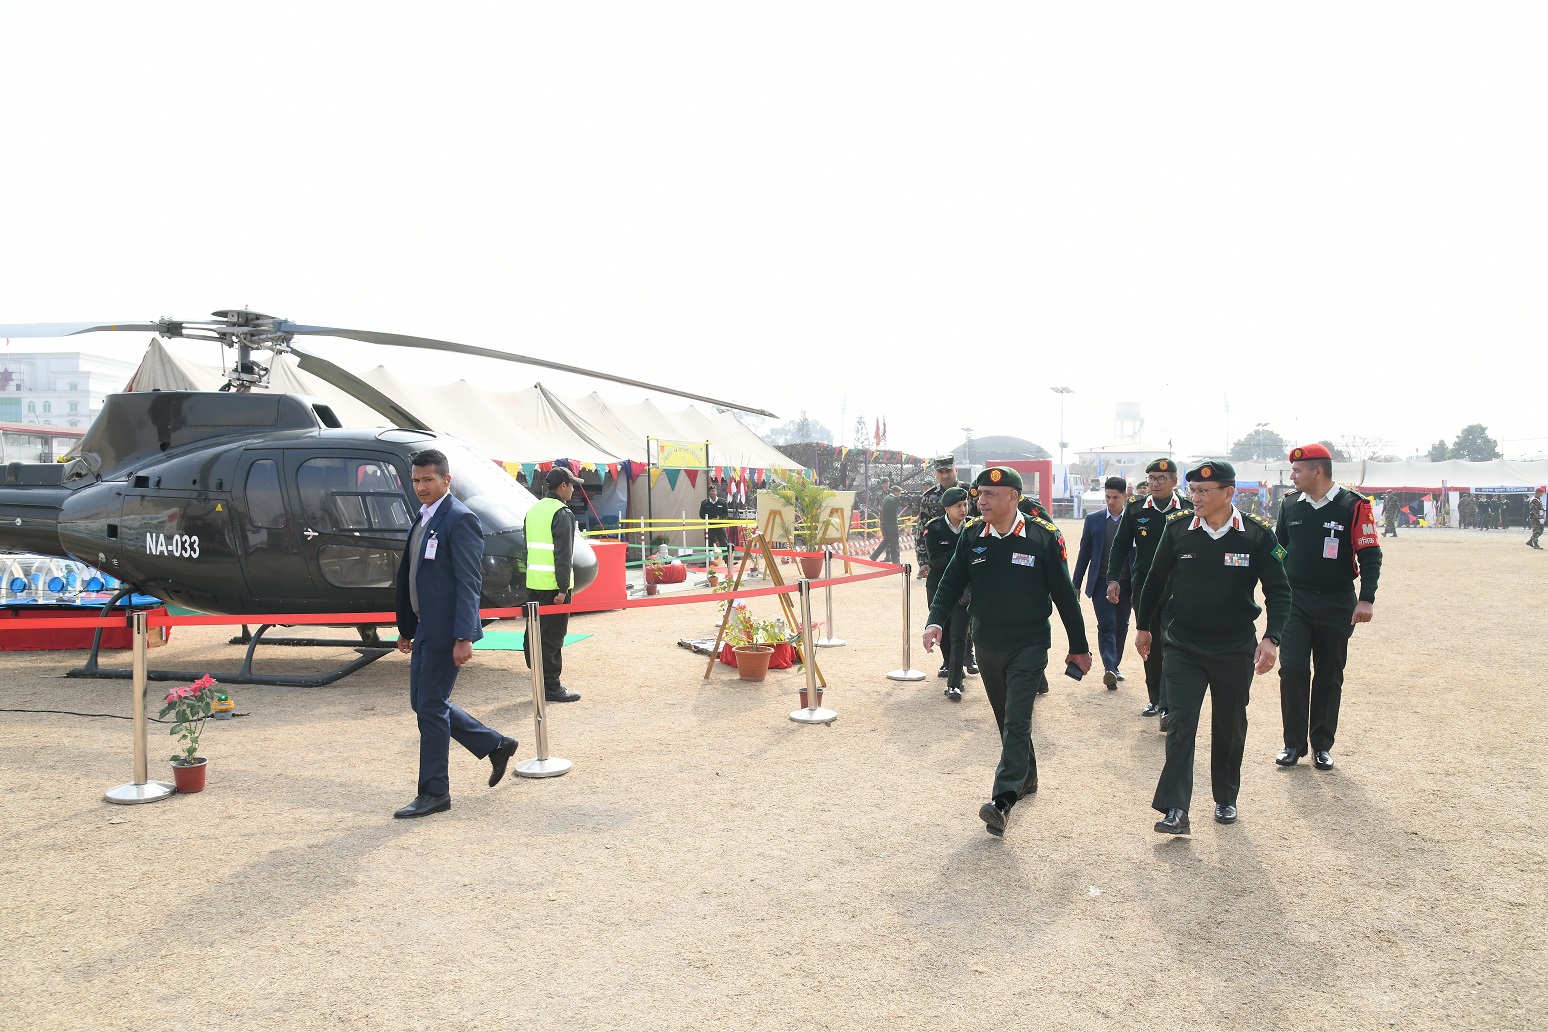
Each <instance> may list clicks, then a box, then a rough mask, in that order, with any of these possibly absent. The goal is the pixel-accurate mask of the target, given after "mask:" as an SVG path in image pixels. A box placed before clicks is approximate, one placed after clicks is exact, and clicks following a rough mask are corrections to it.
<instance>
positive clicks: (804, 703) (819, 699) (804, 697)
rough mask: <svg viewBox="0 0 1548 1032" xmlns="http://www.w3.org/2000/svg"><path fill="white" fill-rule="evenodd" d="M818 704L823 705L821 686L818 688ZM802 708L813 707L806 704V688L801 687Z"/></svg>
mask: <svg viewBox="0 0 1548 1032" xmlns="http://www.w3.org/2000/svg"><path fill="white" fill-rule="evenodd" d="M817 705H818V706H821V705H822V689H821V688H819V689H817ZM801 708H802V709H809V708H811V707H808V706H807V705H806V689H805V688H802V689H801Z"/></svg>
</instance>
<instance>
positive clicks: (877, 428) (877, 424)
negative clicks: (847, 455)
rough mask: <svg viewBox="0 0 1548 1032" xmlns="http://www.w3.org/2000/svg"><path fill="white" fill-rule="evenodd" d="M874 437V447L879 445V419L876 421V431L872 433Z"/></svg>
mask: <svg viewBox="0 0 1548 1032" xmlns="http://www.w3.org/2000/svg"><path fill="white" fill-rule="evenodd" d="M872 436H873V437H875V438H876V447H878V448H880V447H881V420H880V419H878V420H877V421H876V432H875V433H874V434H873V435H872Z"/></svg>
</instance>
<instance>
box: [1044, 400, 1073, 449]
mask: <svg viewBox="0 0 1548 1032" xmlns="http://www.w3.org/2000/svg"><path fill="white" fill-rule="evenodd" d="M1048 389H1049V390H1051V391H1053V392H1054V393H1055V394H1057V395H1058V396H1059V465H1061V466H1062V465H1064V449H1065V448H1067V447H1069V445H1068V443H1067V442H1066V441H1065V440H1064V399H1065V397H1066V396H1067V395H1070V394H1074V393H1075V392H1074V391H1072V390H1071V389H1070V388H1068V387H1050V388H1048Z"/></svg>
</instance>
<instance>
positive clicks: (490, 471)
mask: <svg viewBox="0 0 1548 1032" xmlns="http://www.w3.org/2000/svg"><path fill="white" fill-rule="evenodd" d="M438 444H439V446H440V448H441V450H443V451H444V452H446V458H447V460H448V462H449V463H450V464H451V475H452V488H451V489H452V494H454V495H456V496H457V497H458V498H459V499H460V500H462V501H463V502H466V501H468V500H469V499H471V498H477V499H479V506H478V509H479V516H480V518H481V519H482V520H483V521H484V531H485V533H490V532H495V531H502V530H516V529H518V528H520V527H521V526H522V525H523V523H524V521H525V520H526V515H527V510H528V509H530V508H532V507H533V506H534V505H536V504H537V498H536V497H534V496H533V495H532V493H531V492H529V491H528V490H527V489H526V488H524V487H522V486H521V485H520V484H518V483H516V480H515V479H514V478H513V477H512V476H511V475H510V474H508V473H506V472H505V470H503V469H501V468H500V467H498V466H496V465H495V464H494V463H492V462H490V461H489V460H488V459H485V458H481V457H480V456H479V455H478V453H477V452H475V451H474V450H473V449H472V448H470V447H468V446H467V445H465V444H463V443H462V442H461V441H459V440H457V439H456V438H451V437H443V438H441V439H440V441H439V442H438Z"/></svg>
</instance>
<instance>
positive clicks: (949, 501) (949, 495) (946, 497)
mask: <svg viewBox="0 0 1548 1032" xmlns="http://www.w3.org/2000/svg"><path fill="white" fill-rule="evenodd" d="M967 500H968V493H967V488H964V487H948V488H947V489H946V490H945V491H943V492H941V504H942V505H944V506H947V507H948V508H949V507H951V506H953V505H956V504H957V503H958V502H965V501H967Z"/></svg>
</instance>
